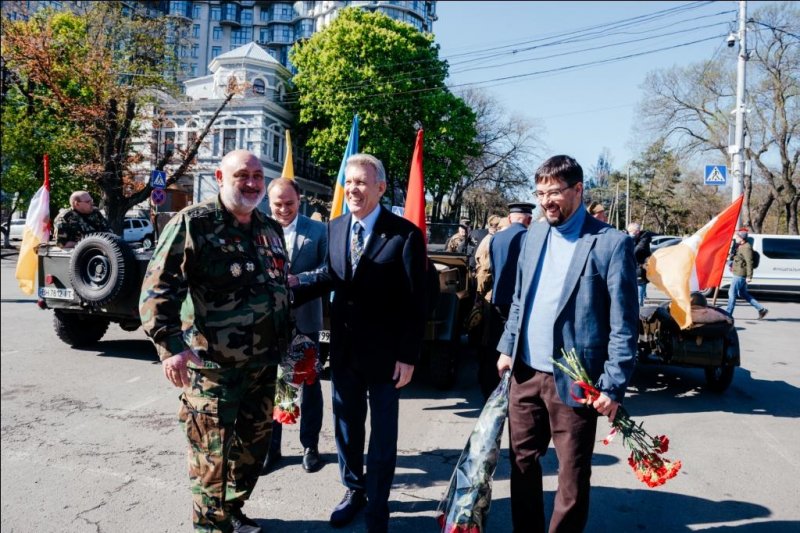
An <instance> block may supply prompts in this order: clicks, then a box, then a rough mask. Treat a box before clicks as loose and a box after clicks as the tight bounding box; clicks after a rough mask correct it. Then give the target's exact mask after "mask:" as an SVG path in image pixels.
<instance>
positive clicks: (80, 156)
mask: <svg viewBox="0 0 800 533" xmlns="http://www.w3.org/2000/svg"><path fill="white" fill-rule="evenodd" d="M6 83H7V84H6V85H5V87H4V89H5V91H4V93H3V100H2V131H0V138H1V140H0V142H1V143H2V147H3V150H2V184H3V192H4V194H5V197H4V200H5V201H4V203H5V205H4V206H3V207H4V214H5V220H4V222H8V221H9V220H10V219H11V216H12V215H13V214H14V213H15V212H17V211H24V210H25V209H26V208H27V206H28V204H29V203H30V200H31V197H32V196H33V194H34V193H35V192H36V190H37V189H38V188H39V187H40V186H41V185H42V182H43V180H44V165H43V162H44V155H45V154H48V155H49V162H50V185H51V202H52V205H54V206H59V205H66V204H67V203H68V199H69V195H70V193H71V192H72V191H73V190H76V189H84V188H89V187H90V184H89V183H87V182H86V181H85V180H83V179H81V177H80V176H77V175H76V174H75V173H74V171H73V168H74V166H75V162H76V161H84V160H86V159H87V157H88V154H87V151H86V149H85V147H84V146H82V145H81V144H80V143H78V142H77V140H78V139H79V137H80V135H79V132H77V131H75V129H74V127H73V126H72V125H71V124H70V122H69V121H66V120H62V119H61V118H60V117H59V116H58V115H57V114H55V113H53V110H52V109H47V108H45V107H42V106H40V105H37V103H36V100H35V98H34V96H33V93H34V92H36V90H37V89H36V88H35V86H33V84H30V83H28V84H25V85H23V86H20V85H19V80H13V79H12V78H11V75H10V73H8V75H7V78H6ZM6 244H7V243H6Z"/></svg>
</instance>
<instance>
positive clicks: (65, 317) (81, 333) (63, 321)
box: [53, 311, 108, 348]
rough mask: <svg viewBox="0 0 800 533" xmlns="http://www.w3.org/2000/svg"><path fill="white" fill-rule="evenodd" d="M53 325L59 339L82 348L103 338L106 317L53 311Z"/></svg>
mask: <svg viewBox="0 0 800 533" xmlns="http://www.w3.org/2000/svg"><path fill="white" fill-rule="evenodd" d="M53 326H54V327H55V330H56V335H58V338H59V339H61V340H62V341H64V342H65V343H66V344H69V345H70V346H72V347H73V348H82V347H84V346H91V345H92V344H94V343H96V342H97V341H99V340H100V339H102V338H103V335H105V334H106V330H108V319H106V318H101V317H96V316H87V317H82V316H80V315H73V314H70V313H62V312H61V311H54V314H53Z"/></svg>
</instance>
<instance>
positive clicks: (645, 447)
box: [553, 348, 681, 487]
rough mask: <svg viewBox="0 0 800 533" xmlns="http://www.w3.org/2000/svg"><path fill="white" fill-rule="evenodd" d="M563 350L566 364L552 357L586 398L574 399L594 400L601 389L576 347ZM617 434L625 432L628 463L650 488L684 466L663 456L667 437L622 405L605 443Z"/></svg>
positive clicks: (660, 483)
mask: <svg viewBox="0 0 800 533" xmlns="http://www.w3.org/2000/svg"><path fill="white" fill-rule="evenodd" d="M561 353H562V354H563V355H564V363H561V362H559V361H556V360H555V359H553V364H555V365H556V366H557V367H558V368H560V369H561V370H562V371H563V372H564V373H565V374H567V375H568V376H569V377H570V378H572V380H573V381H574V382H575V385H576V386H577V387H578V388H580V389H581V390H582V391H583V393H584V397H583V398H581V397H579V396H577V395H575V394H572V398H573V399H574V400H575V401H578V402H583V403H592V402H593V401H594V400H596V399H597V398H598V397H599V396H600V391H599V390H597V388H595V386H594V384H593V383H592V380H591V379H590V378H589V375H588V374H587V373H586V369H585V368H584V367H583V364H582V363H581V360H580V358H578V355H577V354H576V353H575V349H574V348H573V349H572V350H570V351H569V352H567V351H565V350H564V349H563V348H562V349H561ZM570 394H571V393H570ZM617 433H620V434H621V435H622V444H623V446H625V447H626V448H627V449H629V450H630V451H631V454H630V456H629V457H628V464H629V465H630V466H631V468H632V469H633V471H634V472H635V473H636V477H637V478H639V481H641V482H642V483H644V484H645V485H647V486H648V487H657V486H659V485H663V484H664V483H666V482H667V480H668V479H672V478H674V477H675V476H676V475H678V471H679V470H680V469H681V462H680V461H671V460H669V459H667V458H666V457H663V455H662V454H664V453H666V452H667V450H669V439H668V438H667V436H666V435H657V436H655V437H653V436H652V435H650V434H649V433H648V432H647V431H645V430H644V427H642V423H641V422H640V423H638V424H637V423H636V422H634V421H633V420H632V419H631V417H630V415H628V412H627V411H626V410H625V409H624V408H623V407H622V406H621V405H620V406H619V408H618V409H617V414H616V416H615V417H614V421H613V422H611V432H610V433H609V434H608V437H606V438H605V439H603V444H605V445H608V443H609V442H611V440H612V439H613V438H614V436H615V435H616V434H617Z"/></svg>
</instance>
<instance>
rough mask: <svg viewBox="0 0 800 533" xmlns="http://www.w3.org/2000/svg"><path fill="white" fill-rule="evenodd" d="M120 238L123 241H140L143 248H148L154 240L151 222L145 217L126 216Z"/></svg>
mask: <svg viewBox="0 0 800 533" xmlns="http://www.w3.org/2000/svg"><path fill="white" fill-rule="evenodd" d="M122 238H123V239H124V240H125V242H140V243H142V246H143V247H144V248H145V249H149V248H151V247H152V246H153V244H154V242H155V233H154V231H153V224H151V223H150V221H149V220H148V219H146V218H126V219H125V224H124V226H123V231H122Z"/></svg>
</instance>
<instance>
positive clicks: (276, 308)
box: [139, 150, 289, 533]
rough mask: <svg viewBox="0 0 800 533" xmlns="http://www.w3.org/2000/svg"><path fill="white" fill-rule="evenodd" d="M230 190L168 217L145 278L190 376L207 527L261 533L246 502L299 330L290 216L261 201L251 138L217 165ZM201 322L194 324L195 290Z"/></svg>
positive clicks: (145, 298)
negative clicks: (185, 310)
mask: <svg viewBox="0 0 800 533" xmlns="http://www.w3.org/2000/svg"><path fill="white" fill-rule="evenodd" d="M215 177H216V179H217V183H218V184H219V187H220V193H219V196H217V197H215V198H213V199H209V200H206V201H204V202H201V203H199V204H196V205H193V206H190V207H187V208H186V209H184V210H183V211H181V212H180V213H178V214H177V215H176V216H175V217H174V218H173V219H172V220H171V221H170V222H169V223H168V224H167V226H166V227H165V228H164V231H163V232H162V234H161V239H160V240H159V243H158V247H157V248H156V250H155V253H154V254H153V258H152V260H151V261H150V265H149V267H148V271H147V274H146V276H145V279H144V282H143V284H142V295H141V300H140V303H139V309H140V314H141V318H142V325H143V327H144V330H145V332H146V333H147V335H148V336H149V337H150V338H152V340H153V342H154V344H155V345H156V349H157V351H158V354H159V357H160V359H161V361H162V366H163V369H164V375H165V376H166V377H167V379H168V380H169V381H170V382H171V383H172V384H173V385H175V386H176V387H181V388H182V389H183V393H182V394H181V396H180V399H181V403H182V405H181V408H180V412H179V419H180V422H181V425H182V426H183V429H184V430H185V432H186V436H187V438H188V440H189V445H190V449H189V478H190V480H191V489H192V497H193V500H194V502H193V516H192V520H193V522H194V527H195V529H196V530H198V531H235V532H239V533H244V532H246V533H257V532H259V531H261V528H260V527H259V526H258V524H257V523H256V522H254V521H253V520H251V519H249V518H248V517H247V516H245V515H244V513H243V512H242V506H243V505H244V503H245V501H246V500H247V499H248V497H249V496H250V494H251V493H252V491H253V488H254V487H255V485H256V481H257V480H258V476H259V473H260V472H261V466H262V465H263V464H264V459H265V457H266V455H267V451H268V449H269V443H270V437H271V432H272V409H273V399H274V396H275V380H276V374H277V364H278V362H279V359H280V355H281V354H282V353H283V352H284V351H285V350H286V348H287V342H288V338H289V289H288V285H287V277H288V267H289V265H288V261H287V256H286V248H285V245H284V242H283V233H282V229H281V226H280V225H279V224H278V223H277V222H275V221H273V220H271V219H269V218H267V217H266V216H265V215H264V214H262V213H261V212H259V211H258V210H257V209H256V207H257V206H258V205H259V204H260V203H261V201H262V200H263V199H264V195H265V183H264V171H263V169H262V166H261V162H260V161H259V160H258V158H257V157H256V156H255V155H253V154H251V153H250V152H247V151H245V150H236V151H233V152H230V153H228V154H227V155H226V156H225V157H224V158H223V159H222V162H221V163H220V167H219V168H218V169H217V170H216V173H215ZM187 298H188V299H190V301H191V303H192V304H193V306H194V315H195V317H194V322H193V324H192V325H191V328H189V329H188V330H187V331H182V328H181V317H180V310H181V305H182V304H183V302H184V300H186V299H187Z"/></svg>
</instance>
